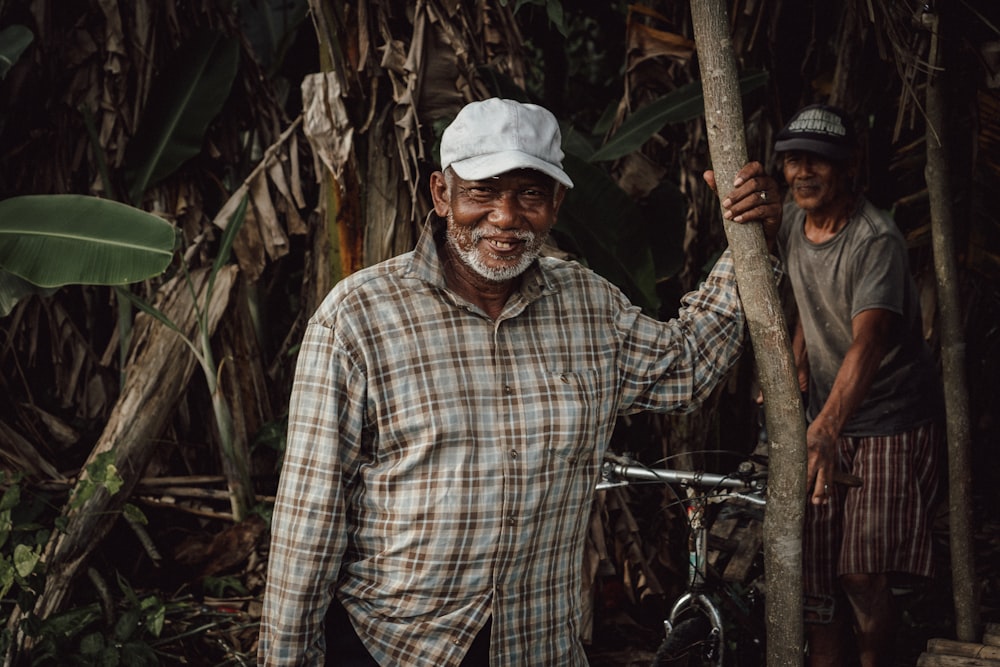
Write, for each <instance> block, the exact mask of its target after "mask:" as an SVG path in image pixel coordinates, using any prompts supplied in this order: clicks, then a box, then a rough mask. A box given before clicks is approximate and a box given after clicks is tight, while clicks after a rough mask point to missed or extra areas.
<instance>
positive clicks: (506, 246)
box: [493, 241, 514, 250]
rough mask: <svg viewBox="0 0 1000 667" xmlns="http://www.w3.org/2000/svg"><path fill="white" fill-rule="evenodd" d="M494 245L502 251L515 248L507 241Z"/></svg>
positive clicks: (494, 243) (495, 242) (497, 242)
mask: <svg viewBox="0 0 1000 667" xmlns="http://www.w3.org/2000/svg"><path fill="white" fill-rule="evenodd" d="M493 245H495V246H496V247H497V248H500V249H501V250H510V249H511V248H513V247H514V244H513V243H508V242H507V241H494V242H493Z"/></svg>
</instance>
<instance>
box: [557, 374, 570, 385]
mask: <svg viewBox="0 0 1000 667" xmlns="http://www.w3.org/2000/svg"><path fill="white" fill-rule="evenodd" d="M559 380H560V381H561V382H562V383H563V384H569V378H568V377H566V374H565V373H560V374H559Z"/></svg>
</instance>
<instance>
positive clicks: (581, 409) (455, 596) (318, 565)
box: [260, 216, 744, 667]
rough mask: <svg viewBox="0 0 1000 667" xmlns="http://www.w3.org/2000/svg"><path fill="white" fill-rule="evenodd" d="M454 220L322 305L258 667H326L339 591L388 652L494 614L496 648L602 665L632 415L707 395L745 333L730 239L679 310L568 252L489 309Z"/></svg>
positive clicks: (428, 655)
mask: <svg viewBox="0 0 1000 667" xmlns="http://www.w3.org/2000/svg"><path fill="white" fill-rule="evenodd" d="M432 217H433V216H432ZM439 227H440V222H439V221H437V220H431V221H430V222H429V223H428V225H427V226H426V228H425V230H424V233H423V235H422V236H421V238H420V240H419V242H418V245H417V247H416V249H415V250H414V251H413V252H411V253H408V254H405V255H402V256H399V257H396V258H394V259H391V260H388V261H386V262H383V263H381V264H379V265H377V266H373V267H371V268H369V269H366V270H363V271H360V272H358V273H355V274H353V275H351V276H349V277H348V278H345V279H344V280H342V281H341V282H340V283H338V284H337V286H336V287H335V288H334V289H333V290H332V292H331V293H330V295H329V296H328V297H327V298H326V300H325V301H324V302H323V304H322V305H321V306H320V308H319V309H318V310H317V312H316V313H315V315H314V316H313V317H312V319H311V321H310V322H309V326H308V328H307V330H306V334H305V338H304V340H303V342H302V346H301V349H300V351H299V358H298V366H297V370H296V377H295V383H294V388H293V392H292V398H291V403H290V411H289V423H288V445H287V450H286V452H285V458H284V467H283V470H282V473H281V480H280V484H279V489H278V496H277V501H276V503H275V508H274V515H273V520H272V542H271V551H270V563H269V569H268V579H267V589H266V594H265V599H264V610H263V621H262V624H261V634H260V660H261V664H264V665H291V664H295V665H299V664H308V665H321V664H322V661H323V658H322V656H323V652H324V640H323V633H322V620H323V617H324V614H325V610H326V608H327V606H328V604H329V602H330V600H331V597H332V596H333V595H335V594H336V595H337V597H338V598H339V599H340V600H341V601H342V603H343V605H344V607H345V608H346V609H347V612H348V614H349V615H350V617H351V619H352V621H353V624H354V626H355V627H356V628H357V631H358V634H359V636H360V637H361V638H362V639H363V641H364V643H365V645H366V647H367V649H368V651H369V652H370V653H371V654H372V656H373V657H374V658H375V659H376V660H377V661H378V662H379V663H380V664H382V665H406V666H409V665H427V666H433V667H440V666H443V665H458V664H459V663H460V662H461V660H462V657H463V656H464V654H465V651H466V649H467V648H468V645H469V644H470V643H471V641H472V639H473V638H474V637H475V635H476V634H477V632H478V631H479V630H480V629H481V628H482V627H483V625H484V624H485V623H486V621H487V620H488V619H489V618H490V617H491V616H492V618H493V627H492V642H491V653H492V659H491V664H492V665H494V666H507V665H509V666H512V667H525V666H526V665H531V666H545V667H547V666H549V665H560V666H564V665H585V664H586V658H585V655H584V652H583V647H582V644H581V642H580V640H579V637H580V634H581V632H580V630H581V628H580V623H581V618H580V610H581V609H582V608H583V605H582V604H581V601H580V596H581V595H582V593H583V591H582V590H581V580H580V575H581V572H582V554H583V545H584V538H585V534H586V529H587V525H588V519H589V510H590V506H591V500H592V498H593V495H594V488H595V484H596V483H597V481H598V478H599V472H600V465H601V461H602V457H603V455H604V452H605V449H606V447H607V443H608V440H609V439H610V436H611V432H612V429H613V428H614V425H615V421H616V418H617V417H618V415H621V414H626V413H633V412H638V411H641V410H656V411H663V412H666V411H685V410H689V409H693V408H694V407H695V406H697V404H698V403H699V402H700V401H701V400H702V399H703V398H705V397H706V396H707V395H708V394H709V393H710V392H711V390H712V388H713V387H714V386H715V385H716V384H717V383H718V381H719V380H720V379H721V378H722V377H723V376H724V375H725V374H726V373H727V371H728V370H729V369H730V367H731V366H732V364H733V362H734V361H735V359H736V358H737V355H738V354H739V352H740V350H741V347H742V341H743V331H744V322H743V314H742V310H741V307H740V304H739V299H738V296H737V292H736V284H735V278H734V275H733V270H732V264H731V260H730V258H729V253H728V251H727V252H726V253H725V254H724V255H723V257H722V258H721V259H720V261H719V262H718V264H717V265H716V267H715V269H714V270H713V272H712V274H711V275H710V276H709V278H708V279H707V281H706V282H705V283H704V284H703V285H702V287H701V288H700V289H699V290H698V291H695V292H692V293H690V294H688V295H687V296H685V297H684V300H683V303H682V307H681V309H680V312H679V314H678V317H677V318H676V319H674V320H671V321H670V322H660V321H657V320H655V319H652V318H649V317H646V316H644V315H642V314H641V313H640V311H639V309H638V308H637V307H635V306H633V305H632V304H630V303H629V301H628V300H627V299H626V298H625V297H624V296H623V295H622V294H621V293H620V292H619V290H618V289H617V288H615V287H614V286H612V285H611V284H609V283H608V282H607V281H605V280H604V279H602V278H600V277H599V276H597V275H596V274H594V273H593V272H592V271H590V270H588V269H586V268H584V267H582V266H581V265H579V264H577V263H575V262H566V261H560V260H556V259H552V258H542V259H540V260H539V262H537V263H536V264H535V265H534V266H533V267H532V268H531V269H529V271H528V272H526V273H525V274H524V276H523V280H522V284H521V287H520V289H519V290H518V291H517V292H516V293H515V294H514V295H513V296H512V297H511V298H510V299H509V301H508V303H507V305H506V307H505V308H504V310H503V313H502V314H501V315H500V317H499V318H497V320H496V321H493V320H491V319H490V318H488V317H487V316H486V315H485V314H484V313H483V312H481V311H480V310H478V309H477V308H476V307H475V306H473V305H471V304H469V303H466V302H465V301H464V300H463V299H462V298H460V297H459V296H457V295H456V294H455V293H453V292H452V291H450V290H449V289H448V288H447V287H446V286H445V278H444V273H443V270H442V266H441V262H440V261H439V258H438V254H437V249H436V246H435V237H434V234H432V231H433V230H434V229H437V228H439Z"/></svg>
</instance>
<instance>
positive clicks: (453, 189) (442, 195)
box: [431, 169, 565, 283]
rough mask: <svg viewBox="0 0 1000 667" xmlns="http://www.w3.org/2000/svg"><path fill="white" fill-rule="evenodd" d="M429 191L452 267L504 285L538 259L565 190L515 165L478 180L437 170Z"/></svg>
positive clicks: (548, 179) (478, 278)
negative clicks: (442, 224) (444, 223)
mask: <svg viewBox="0 0 1000 667" xmlns="http://www.w3.org/2000/svg"><path fill="white" fill-rule="evenodd" d="M431 194H432V196H433V198H434V209H435V211H436V212H437V214H438V215H439V216H441V217H443V218H445V219H446V220H447V221H448V227H447V243H448V248H447V249H448V252H449V254H451V255H452V256H454V257H456V258H458V259H459V260H460V266H459V267H458V268H457V270H459V271H463V272H466V270H469V271H471V272H472V273H473V274H474V276H475V280H483V281H486V282H489V283H507V282H510V281H512V280H514V279H515V278H517V277H518V276H520V275H521V274H522V273H524V271H525V270H526V269H527V268H528V267H529V266H530V265H531V263H532V262H533V261H534V260H535V258H536V257H538V253H539V251H540V249H541V247H542V244H543V243H544V242H545V239H546V238H547V237H548V234H549V230H550V229H552V225H554V224H555V221H556V214H557V213H558V211H559V206H560V205H561V204H562V199H563V195H564V194H565V190H563V189H562V188H561V187H558V186H557V184H556V183H555V181H554V180H553V179H552V178H550V177H548V176H546V175H544V174H542V173H540V172H537V171H534V170H531V169H518V170H515V171H511V172H507V173H505V174H501V175H500V176H496V177H494V178H488V179H485V180H479V181H467V180H465V179H462V178H460V177H459V176H458V175H457V174H454V173H453V172H449V175H448V176H447V177H446V176H445V175H444V174H441V173H440V172H438V173H436V174H435V175H434V177H432V180H431ZM466 280H467V281H468V282H472V281H471V280H469V279H468V278H466Z"/></svg>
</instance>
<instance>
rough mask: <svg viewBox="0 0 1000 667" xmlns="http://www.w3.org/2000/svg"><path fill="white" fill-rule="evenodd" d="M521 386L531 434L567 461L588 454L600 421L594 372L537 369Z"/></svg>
mask: <svg viewBox="0 0 1000 667" xmlns="http://www.w3.org/2000/svg"><path fill="white" fill-rule="evenodd" d="M524 388H525V389H526V390H527V391H526V393H525V395H524V397H523V398H524V406H523V407H524V413H525V416H526V420H525V425H526V426H527V428H529V429H532V430H534V432H535V433H534V437H537V438H538V439H539V440H541V441H542V442H544V443H545V448H546V449H547V450H548V451H550V452H551V453H553V454H555V456H556V457H558V458H559V459H562V460H564V461H565V462H567V463H570V464H575V463H577V461H578V460H580V458H581V457H589V455H590V453H591V452H593V450H594V443H595V441H596V439H597V428H598V425H599V423H600V415H599V414H598V412H599V409H600V405H601V400H600V398H601V397H600V385H599V383H598V375H597V371H596V370H592V369H590V370H584V371H549V370H545V371H538V372H537V374H536V375H534V376H533V377H532V378H530V379H529V380H528V381H526V382H525V387H524Z"/></svg>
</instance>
